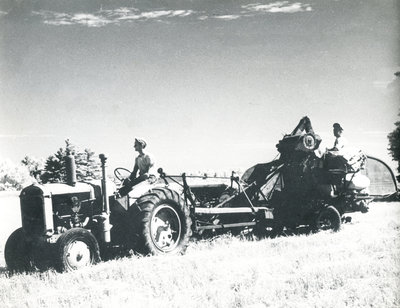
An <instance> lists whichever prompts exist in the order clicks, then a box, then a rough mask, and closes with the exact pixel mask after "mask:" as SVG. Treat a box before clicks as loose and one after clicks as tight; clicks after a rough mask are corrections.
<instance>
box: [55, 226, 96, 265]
mask: <svg viewBox="0 0 400 308" xmlns="http://www.w3.org/2000/svg"><path fill="white" fill-rule="evenodd" d="M55 258H56V260H55V261H56V262H55V263H56V264H55V265H56V269H57V270H58V271H59V272H64V271H72V270H77V269H80V268H83V267H86V266H89V265H92V264H96V263H97V262H99V261H100V250H99V244H98V242H97V240H96V238H95V237H94V235H93V234H92V233H91V232H90V231H88V230H86V229H83V228H74V229H70V230H68V231H67V232H65V233H63V234H62V235H61V236H60V237H59V238H58V240H57V243H56V256H55Z"/></svg>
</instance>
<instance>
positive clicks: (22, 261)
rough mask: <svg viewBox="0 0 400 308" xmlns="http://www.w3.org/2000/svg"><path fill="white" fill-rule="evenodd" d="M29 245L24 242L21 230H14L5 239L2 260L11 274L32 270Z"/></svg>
mask: <svg viewBox="0 0 400 308" xmlns="http://www.w3.org/2000/svg"><path fill="white" fill-rule="evenodd" d="M30 256H31V252H30V245H29V243H27V242H26V240H25V235H24V231H23V230H22V228H19V229H17V230H15V231H14V232H13V233H11V235H10V237H9V238H8V239H7V242H6V245H5V248H4V258H5V260H6V264H7V268H8V269H9V270H10V271H11V272H26V271H29V270H31V269H32V268H33V266H32V260H31V257H30Z"/></svg>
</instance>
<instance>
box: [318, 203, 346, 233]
mask: <svg viewBox="0 0 400 308" xmlns="http://www.w3.org/2000/svg"><path fill="white" fill-rule="evenodd" d="M340 226H341V218H340V214H339V212H338V210H337V209H336V208H335V207H333V206H328V207H327V208H325V209H323V210H322V211H321V212H320V213H319V215H318V217H317V221H316V229H317V230H330V229H332V230H333V231H335V232H336V231H339V230H340Z"/></svg>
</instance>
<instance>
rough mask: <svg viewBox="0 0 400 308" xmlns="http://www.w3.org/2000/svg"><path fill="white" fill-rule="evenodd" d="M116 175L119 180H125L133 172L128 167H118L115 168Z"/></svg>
mask: <svg viewBox="0 0 400 308" xmlns="http://www.w3.org/2000/svg"><path fill="white" fill-rule="evenodd" d="M114 175H115V177H116V178H117V179H118V180H120V181H123V180H125V179H126V178H128V177H129V176H130V175H131V172H130V171H129V170H128V169H126V168H121V167H118V168H115V170H114Z"/></svg>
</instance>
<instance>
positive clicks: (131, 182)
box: [118, 138, 154, 197]
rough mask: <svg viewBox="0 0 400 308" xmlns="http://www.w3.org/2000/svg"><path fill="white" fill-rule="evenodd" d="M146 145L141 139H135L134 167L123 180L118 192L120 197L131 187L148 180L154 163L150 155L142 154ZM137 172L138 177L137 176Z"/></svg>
mask: <svg viewBox="0 0 400 308" xmlns="http://www.w3.org/2000/svg"><path fill="white" fill-rule="evenodd" d="M146 145H147V143H146V141H144V140H143V139H140V138H135V144H134V148H135V151H137V152H138V153H139V155H138V156H137V157H136V158H135V166H134V167H133V171H132V173H131V175H130V176H129V177H128V178H126V179H125V180H124V182H123V183H122V187H121V188H120V190H119V191H118V193H119V195H120V196H121V197H123V196H125V195H127V194H128V193H129V192H130V191H131V189H132V187H133V186H135V185H137V184H139V183H140V182H143V181H144V180H147V179H148V178H149V175H150V170H151V168H152V167H153V166H154V161H153V159H152V158H151V155H149V154H148V153H145V152H144V149H145V148H146ZM138 171H139V176H137V173H138Z"/></svg>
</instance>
